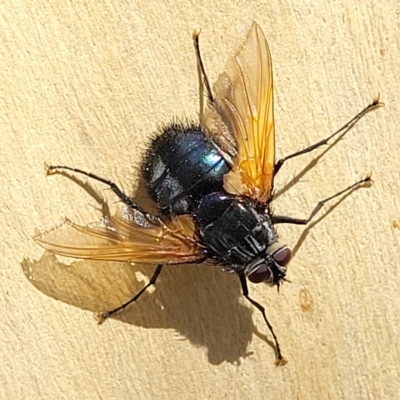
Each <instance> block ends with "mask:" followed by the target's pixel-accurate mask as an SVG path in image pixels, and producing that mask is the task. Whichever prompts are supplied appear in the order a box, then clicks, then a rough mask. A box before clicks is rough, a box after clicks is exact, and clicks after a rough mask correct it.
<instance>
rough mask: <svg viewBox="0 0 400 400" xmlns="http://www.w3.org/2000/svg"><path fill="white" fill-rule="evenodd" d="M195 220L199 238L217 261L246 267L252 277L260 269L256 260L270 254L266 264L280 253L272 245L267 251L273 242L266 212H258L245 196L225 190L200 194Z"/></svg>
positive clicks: (229, 265)
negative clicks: (202, 195)
mask: <svg viewBox="0 0 400 400" xmlns="http://www.w3.org/2000/svg"><path fill="white" fill-rule="evenodd" d="M196 222H197V224H198V228H199V234H200V238H201V242H202V243H203V244H204V245H205V246H206V247H207V248H208V249H210V250H211V251H212V252H213V255H214V256H215V258H216V259H217V260H218V261H220V262H221V263H223V264H224V265H225V266H226V267H228V268H231V269H233V270H246V269H248V271H249V272H248V275H252V276H253V277H256V276H257V275H258V274H261V273H262V272H263V267H262V263H261V262H260V260H265V259H266V258H268V259H269V258H271V260H270V261H269V262H268V264H267V265H272V264H273V263H274V262H275V259H274V257H277V258H279V255H281V254H282V253H281V252H279V249H276V250H275V248H274V249H273V250H271V252H269V249H270V247H271V246H273V245H274V243H276V242H277V234H276V231H275V229H274V227H273V225H272V222H271V218H270V215H269V213H268V212H262V213H259V212H258V211H257V207H256V204H255V203H254V202H252V201H250V200H249V199H246V198H239V197H236V196H231V195H229V194H227V193H225V192H215V193H211V194H209V195H207V196H204V197H203V199H202V201H201V202H200V204H199V207H198V209H197V212H196ZM264 264H265V261H264ZM271 268H272V267H271ZM272 269H273V270H275V269H274V268H272ZM261 275H263V274H261ZM277 275H279V276H281V275H282V274H277Z"/></svg>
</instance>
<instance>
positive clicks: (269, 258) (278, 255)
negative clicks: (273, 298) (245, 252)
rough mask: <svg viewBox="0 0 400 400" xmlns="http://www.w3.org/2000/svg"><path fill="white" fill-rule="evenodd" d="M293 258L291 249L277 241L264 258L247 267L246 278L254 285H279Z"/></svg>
mask: <svg viewBox="0 0 400 400" xmlns="http://www.w3.org/2000/svg"><path fill="white" fill-rule="evenodd" d="M291 258H292V251H291V250H290V249H289V247H287V246H286V245H284V244H282V243H279V242H277V241H276V242H275V243H273V244H272V245H270V246H269V247H268V248H267V251H266V252H265V254H264V255H263V256H261V257H259V258H256V259H255V260H254V261H252V262H251V263H250V264H248V265H247V266H246V269H245V273H246V276H247V278H248V279H249V281H250V282H253V283H260V282H266V283H268V284H270V285H279V283H280V281H281V280H282V279H284V278H285V276H286V270H287V264H288V263H289V261H290V259H291Z"/></svg>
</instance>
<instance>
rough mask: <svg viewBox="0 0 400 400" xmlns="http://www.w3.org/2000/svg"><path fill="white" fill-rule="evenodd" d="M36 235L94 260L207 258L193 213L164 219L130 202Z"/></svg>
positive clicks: (63, 251)
mask: <svg viewBox="0 0 400 400" xmlns="http://www.w3.org/2000/svg"><path fill="white" fill-rule="evenodd" d="M34 239H35V240H36V242H38V243H39V244H40V245H41V246H42V247H44V248H45V249H47V250H50V251H51V252H53V253H56V254H59V255H62V256H67V257H74V258H84V259H91V260H106V261H131V262H142V263H151V264H153V263H154V264H180V263H187V262H193V261H196V260H200V259H202V258H204V254H203V250H202V248H201V247H200V246H199V245H198V242H197V237H196V234H195V229H194V223H193V220H192V219H191V218H190V216H188V215H183V216H178V217H174V218H173V219H171V220H170V221H168V222H165V223H164V222H163V221H161V220H160V219H159V218H152V219H151V220H150V219H147V218H146V217H144V215H143V214H142V213H140V212H139V211H136V210H132V209H131V208H129V207H127V206H124V207H122V208H121V209H119V210H118V212H117V213H116V214H115V215H114V216H106V217H104V218H103V219H102V220H101V221H100V222H96V223H92V224H89V225H87V226H81V225H77V224H74V223H73V222H71V221H69V220H65V221H64V222H63V223H62V224H61V225H60V226H58V227H56V228H53V229H51V230H50V231H48V232H44V233H41V234H38V235H36V236H35V237H34Z"/></svg>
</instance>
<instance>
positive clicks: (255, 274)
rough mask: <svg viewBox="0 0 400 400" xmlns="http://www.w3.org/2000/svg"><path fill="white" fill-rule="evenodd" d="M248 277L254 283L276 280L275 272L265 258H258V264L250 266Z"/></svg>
mask: <svg viewBox="0 0 400 400" xmlns="http://www.w3.org/2000/svg"><path fill="white" fill-rule="evenodd" d="M247 278H248V279H249V281H250V282H253V283H260V282H267V283H273V282H274V274H273V273H272V270H271V268H270V266H269V265H268V264H267V263H266V261H265V260H258V261H257V263H256V264H254V265H252V266H250V267H249V268H248V273H247Z"/></svg>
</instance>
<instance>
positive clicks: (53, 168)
mask: <svg viewBox="0 0 400 400" xmlns="http://www.w3.org/2000/svg"><path fill="white" fill-rule="evenodd" d="M63 170H64V171H65V170H67V171H72V172H75V173H77V174H81V175H85V176H87V177H89V178H91V179H94V180H96V181H99V182H102V183H104V184H105V185H107V186H109V188H110V189H111V190H112V191H113V192H114V193H115V194H116V195H117V196H118V197H119V199H120V200H121V201H122V202H123V203H124V204H126V205H127V206H129V207H131V208H132V209H134V210H137V211H140V212H141V213H142V214H143V215H144V216H148V215H149V214H148V213H147V212H146V211H144V210H143V209H142V208H141V207H139V206H138V204H136V203H135V202H134V201H133V200H132V199H131V198H130V197H129V196H127V195H126V194H125V193H124V192H123V191H122V190H121V189H120V188H119V187H118V186H117V185H116V184H115V183H114V182H112V181H110V180H109V179H104V178H101V177H100V176H97V175H95V174H92V173H91V172H86V171H83V170H81V169H79V168H73V167H67V166H65V165H46V171H47V175H51V174H54V173H56V172H59V171H63Z"/></svg>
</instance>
